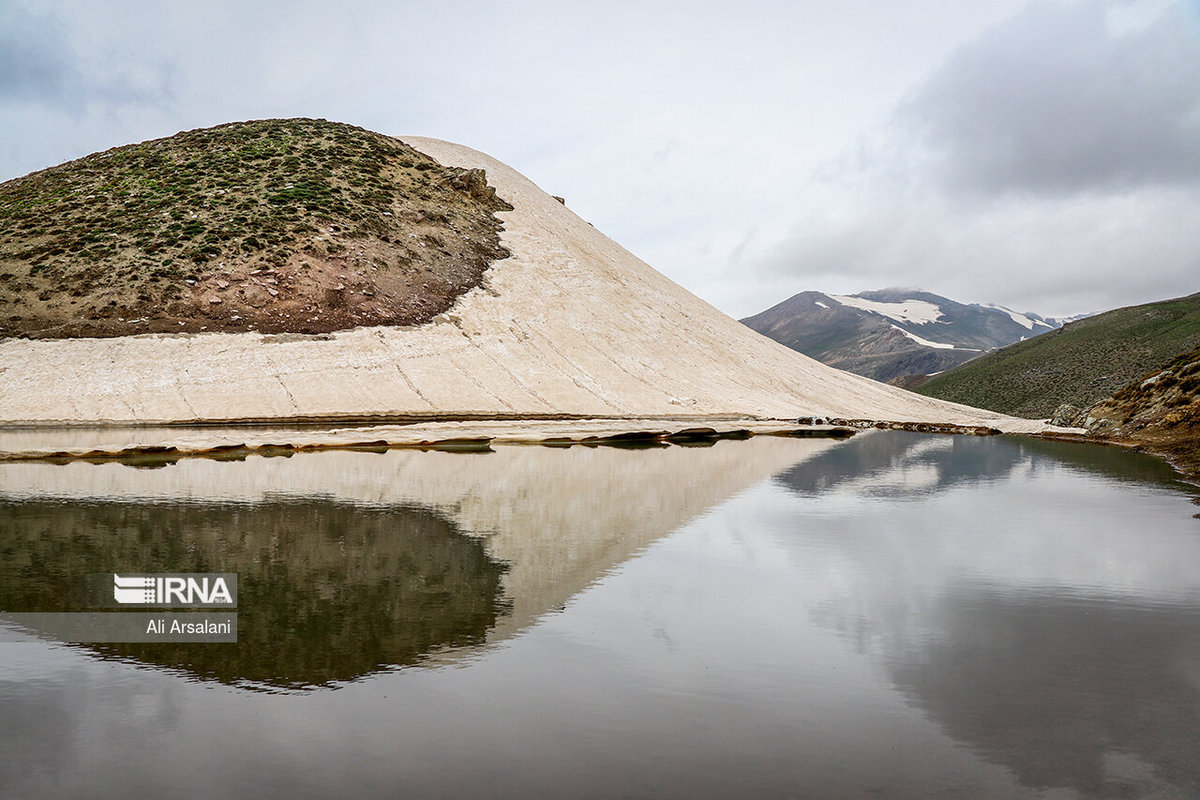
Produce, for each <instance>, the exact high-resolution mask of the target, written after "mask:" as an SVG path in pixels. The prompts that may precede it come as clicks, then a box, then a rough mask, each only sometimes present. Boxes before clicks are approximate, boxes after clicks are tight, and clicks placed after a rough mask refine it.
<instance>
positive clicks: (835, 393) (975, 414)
mask: <svg viewBox="0 0 1200 800" xmlns="http://www.w3.org/2000/svg"><path fill="white" fill-rule="evenodd" d="M404 143H405V144H407V145H408V146H409V147H411V148H413V149H414V150H416V151H417V152H419V153H422V154H425V155H427V156H428V157H429V158H430V159H432V160H434V161H436V162H437V163H438V164H440V165H442V166H444V167H447V168H450V169H456V170H485V171H486V174H487V178H488V181H489V182H490V183H491V185H492V186H494V187H495V191H496V194H497V195H498V197H499V198H501V199H502V200H503V201H504V202H506V203H508V204H509V205H511V206H512V208H513V210H512V211H500V212H497V214H496V216H497V218H498V219H499V220H500V221H501V223H502V224H503V230H502V231H501V233H500V245H501V246H502V247H503V248H505V249H506V250H507V251H508V252H509V253H510V255H509V257H508V258H503V259H499V260H496V261H494V262H492V263H491V265H490V266H489V267H488V268H487V269H486V270H485V271H484V273H483V275H482V277H481V279H480V283H479V285H478V286H475V287H474V288H471V289H468V290H466V291H464V292H463V293H462V294H461V295H459V296H458V297H457V299H456V300H455V301H454V304H453V306H452V307H451V308H449V309H448V310H447V311H445V312H443V313H441V314H439V315H437V316H435V317H433V318H432V319H431V320H429V321H428V322H426V323H422V324H415V325H408V326H397V325H390V326H389V325H366V326H362V327H356V328H353V329H350V330H341V331H336V332H333V333H328V334H323V335H305V334H303V333H295V332H289V333H284V334H278V335H271V334H263V333H259V332H227V333H212V332H206V333H198V334H173V335H169V334H150V335H145V334H143V335H135V336H117V337H112V338H73V339H66V338H63V339H53V340H45V339H39V340H25V339H16V338H8V339H4V340H0V371H3V375H4V383H3V387H4V390H3V391H2V392H0V422H7V423H10V424H12V423H18V422H20V423H26V424H49V423H56V422H68V423H96V422H109V423H148V422H172V423H179V422H192V423H194V422H226V423H228V422H234V421H262V422H267V421H283V420H289V421H295V420H304V421H323V422H328V421H333V420H341V421H350V420H360V421H365V420H370V421H375V420H384V419H390V420H402V421H410V420H413V419H430V418H435V419H480V418H486V419H500V420H524V419H531V418H533V419H540V418H546V417H564V416H565V417H587V418H593V417H594V418H603V419H629V418H645V417H669V418H680V417H689V418H702V417H721V418H725V419H728V418H730V417H743V416H753V417H767V418H781V419H786V418H796V417H801V416H814V417H826V418H827V417H847V418H863V419H872V420H893V421H917V422H921V421H927V422H950V423H959V424H966V425H992V426H994V427H999V428H1003V429H1007V430H1037V429H1039V425H1038V424H1037V423H1032V422H1027V421H1021V420H1014V419H1011V418H1008V417H1005V416H1003V415H998V414H994V413H991V412H983V411H978V410H975V409H969V408H965V407H962V406H957V405H953V404H946V403H943V402H941V401H937V400H933V399H930V398H924V397H920V396H918V395H914V394H912V393H910V392H905V391H902V390H900V389H896V388H894V387H888V386H884V385H881V384H878V383H875V382H873V381H869V380H867V379H865V378H862V377H859V376H856V375H849V374H847V373H844V372H840V371H837V370H834V369H830V368H829V367H826V366H824V365H822V364H820V363H818V362H816V361H813V360H812V359H809V358H806V357H805V356H802V355H800V354H798V353H796V352H794V351H792V350H789V349H787V348H785V347H783V346H782V345H780V344H778V343H776V342H773V341H771V340H769V339H767V338H765V337H762V336H759V335H758V334H756V333H754V332H753V331H751V330H750V329H748V328H746V327H745V326H744V325H741V324H740V323H738V322H737V321H735V320H733V319H731V318H729V317H727V316H725V315H724V314H721V313H720V312H719V311H717V310H716V309H714V308H713V307H712V306H710V305H708V304H707V303H705V302H703V301H702V300H700V299H699V298H697V297H695V296H694V295H692V294H690V293H688V292H687V291H685V290H684V289H682V288H681V287H679V286H678V285H676V284H674V283H672V282H671V281H670V280H668V279H667V278H665V277H664V276H663V275H661V274H660V273H658V272H656V271H655V270H653V269H652V268H650V267H649V266H648V265H646V264H645V263H643V262H641V261H639V260H638V259H637V258H636V257H634V256H633V255H632V254H630V253H629V252H628V251H626V250H624V249H623V248H621V247H620V246H619V245H617V244H616V243H615V242H613V241H612V240H610V239H608V238H607V237H606V236H604V235H603V234H602V233H600V232H599V231H597V230H596V229H595V228H593V227H592V226H591V225H589V224H588V223H587V222H586V221H584V220H582V219H580V218H579V217H578V216H576V215H575V214H574V213H572V212H571V211H570V209H568V208H566V207H565V206H564V205H563V204H562V203H560V202H558V201H557V200H555V199H554V198H553V197H552V196H550V195H549V194H547V193H546V192H543V191H542V190H541V189H539V188H538V187H537V186H535V185H534V184H533V183H531V182H530V181H529V180H528V179H526V178H525V177H523V176H522V175H520V174H519V173H517V172H516V171H515V170H513V169H512V168H511V167H508V166H507V165H505V164H503V163H502V162H500V161H498V160H496V159H493V158H491V157H489V156H486V155H484V154H482V153H479V152H477V151H474V150H471V149H469V148H466V147H462V146H460V145H454V144H450V143H448V142H441V141H438V140H434V139H420V138H409V137H406V138H405V139H404ZM401 233H403V230H401ZM289 257H290V256H289Z"/></svg>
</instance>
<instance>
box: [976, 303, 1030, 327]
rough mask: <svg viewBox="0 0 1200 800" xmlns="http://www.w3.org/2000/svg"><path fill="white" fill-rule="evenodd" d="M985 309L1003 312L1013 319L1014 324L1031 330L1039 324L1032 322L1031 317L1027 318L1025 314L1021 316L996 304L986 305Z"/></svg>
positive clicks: (984, 305)
mask: <svg viewBox="0 0 1200 800" xmlns="http://www.w3.org/2000/svg"><path fill="white" fill-rule="evenodd" d="M983 307H984V308H991V309H994V310H996V311H1003V312H1004V313H1005V314H1008V316H1009V317H1010V318H1012V321H1013V322H1015V323H1017V324H1018V325H1024V326H1025V327H1026V328H1028V329H1029V330H1033V326H1034V325H1035V324H1037V323H1036V322H1034V320H1031V319H1030V318H1029V317H1027V316H1025V315H1024V314H1019V313H1017V312H1016V311H1013V310H1012V309H1011V308H1005V307H1004V306H998V305H996V304H995V303H984V304H983Z"/></svg>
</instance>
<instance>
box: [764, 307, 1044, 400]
mask: <svg viewBox="0 0 1200 800" xmlns="http://www.w3.org/2000/svg"><path fill="white" fill-rule="evenodd" d="M742 322H743V324H745V325H747V326H748V327H750V328H751V329H753V330H756V331H758V332H759V333H762V334H763V335H765V336H768V337H770V338H772V339H775V340H776V341H778V342H779V343H781V344H783V345H785V346H787V347H790V348H792V349H793V350H796V351H797V352H801V353H804V354H805V355H808V356H810V357H812V358H816V359H817V360H818V361H821V362H822V363H825V364H828V365H830V366H832V367H837V368H838V369H844V370H847V371H849V372H854V373H856V374H859V375H863V376H865V377H868V378H873V379H875V380H879V381H885V382H887V381H895V380H898V379H902V378H904V377H905V376H909V375H929V374H934V373H938V372H941V371H944V370H947V369H950V368H952V367H955V366H957V365H959V364H962V363H964V362H966V361H968V360H970V359H972V358H975V357H977V356H979V355H981V354H983V353H985V352H987V351H989V350H992V349H995V348H996V347H1000V346H1003V345H1006V344H1010V343H1012V342H1014V341H1019V340H1020V339H1022V338H1029V337H1032V336H1036V335H1039V334H1041V333H1045V332H1048V331H1051V330H1054V329H1055V328H1056V327H1057V325H1058V323H1057V321H1056V320H1053V319H1050V318H1046V317H1042V316H1040V315H1037V314H1031V313H1021V312H1017V311H1013V310H1011V309H1008V308H1004V307H1003V306H998V305H994V304H990V305H981V304H966V303H959V302H957V301H954V300H950V299H949V298H946V297H942V296H940V295H936V294H933V293H932V292H925V291H922V290H920V289H911V288H902V287H892V288H886V289H878V290H873V291H866V292H859V293H858V294H855V295H838V294H826V293H823V292H816V291H805V292H800V293H798V294H795V295H793V296H792V297H790V298H788V299H787V300H784V301H783V302H782V303H778V304H776V305H774V306H772V307H771V308H768V309H766V310H765V311H762V312H760V313H758V314H755V315H752V316H749V317H746V318H744V319H742Z"/></svg>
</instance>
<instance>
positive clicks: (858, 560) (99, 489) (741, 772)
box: [0, 432, 1200, 799]
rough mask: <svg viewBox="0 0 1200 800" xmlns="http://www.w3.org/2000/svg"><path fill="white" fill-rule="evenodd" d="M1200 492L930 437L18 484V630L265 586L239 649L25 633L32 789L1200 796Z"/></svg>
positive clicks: (23, 685) (0, 593)
mask: <svg viewBox="0 0 1200 800" xmlns="http://www.w3.org/2000/svg"><path fill="white" fill-rule="evenodd" d="M1193 496H1194V492H1193V491H1192V490H1190V489H1189V488H1188V487H1186V486H1184V485H1182V484H1179V483H1177V482H1176V481H1175V480H1174V478H1173V474H1172V473H1171V471H1170V470H1169V469H1168V468H1167V467H1165V465H1163V464H1162V463H1160V462H1158V461H1156V460H1153V459H1150V458H1147V457H1142V456H1137V455H1134V454H1129V453H1124V452H1119V451H1116V450H1113V449H1100V448H1094V447H1088V446H1083V445H1068V444H1056V443H1047V442H1040V441H1036V440H1025V439H1019V438H1008V437H992V438H974V437H962V436H957V437H946V436H933V435H920V434H909V433H900V432H871V433H865V434H860V435H858V436H855V437H854V438H853V439H850V440H847V441H841V442H834V441H824V440H789V439H776V438H767V437H759V438H755V439H752V440H749V441H745V442H718V443H717V444H716V445H714V446H712V447H707V448H693V447H669V448H663V449H648V450H635V451H631V450H620V449H615V448H603V447H601V448H584V447H573V448H569V449H553V448H542V447H518V446H510V447H502V448H497V451H496V452H494V453H485V454H451V453H432V452H431V453H422V452H414V451H389V452H385V453H335V452H326V453H312V454H297V455H294V456H292V457H290V458H282V457H279V458H262V457H257V456H255V457H250V458H248V459H246V460H244V461H212V460H201V459H188V460H183V461H180V462H179V463H177V464H164V465H162V466H160V467H159V468H155V469H147V468H137V469H135V468H133V467H129V466H124V465H120V464H102V465H93V464H82V463H75V464H69V465H52V464H5V465H0V610H6V611H58V610H73V607H72V603H73V602H76V599H74V598H73V592H74V591H75V589H74V588H73V587H75V586H76V585H77V583H78V578H79V576H81V575H85V574H90V573H97V572H113V571H116V572H120V571H125V572H192V571H205V572H208V571H212V572H218V571H219V572H237V573H238V574H239V598H238V612H239V642H238V643H237V644H192V645H134V644H129V645H120V644H114V645H100V644H93V645H66V644H54V643H49V642H44V641H25V642H8V643H0V718H2V720H3V724H2V725H0V797H3V798H6V799H7V798H25V797H33V798H42V797H52V798H58V797H63V798H67V797H70V798H74V797H89V798H107V797H112V798H118V797H120V798H127V797H224V796H241V797H288V798H293V797H381V796H388V797H401V796H405V797H688V798H694V797H735V796H742V797H747V796H751V797H788V796H798V797H849V798H853V797H870V798H895V797H947V798H957V797H1026V796H1028V797H1048V798H1073V797H1169V798H1174V797H1186V798H1194V797H1198V796H1200V569H1198V568H1197V567H1198V565H1200V520H1198V519H1195V518H1194V517H1193V515H1194V514H1196V512H1197V511H1200V508H1198V507H1197V506H1196V505H1194V504H1193V502H1192V499H1193Z"/></svg>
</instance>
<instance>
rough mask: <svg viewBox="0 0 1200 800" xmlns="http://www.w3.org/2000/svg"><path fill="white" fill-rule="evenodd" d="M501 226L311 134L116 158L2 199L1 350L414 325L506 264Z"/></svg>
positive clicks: (362, 133) (465, 191)
mask: <svg viewBox="0 0 1200 800" xmlns="http://www.w3.org/2000/svg"><path fill="white" fill-rule="evenodd" d="M509 208H510V206H508V204H507V203H505V202H504V201H502V200H500V199H499V198H497V197H496V195H495V192H494V191H493V190H492V189H490V188H489V187H488V185H487V181H486V176H484V175H483V173H482V171H481V170H464V169H456V168H449V167H443V166H441V165H440V164H437V163H436V162H434V161H433V160H432V159H430V158H429V157H427V156H425V155H423V154H422V153H419V152H417V151H416V150H414V149H413V148H411V147H408V146H407V145H405V144H404V143H402V142H400V141H399V140H397V139H393V138H390V137H387V136H383V135H380V134H376V133H371V132H369V131H366V130H363V129H361V128H356V127H353V126H350V125H344V124H340V123H333V122H326V121H325V120H311V119H285V120H261V121H255V122H240V123H231V124H228V125H220V126H217V127H215V128H207V129H203V130H195V131H188V132H184V133H179V134H176V135H175V136H171V137H168V138H165V139H158V140H155V141H150V142H144V143H142V144H134V145H128V146H125V147H118V148H115V149H112V150H109V151H106V152H103V153H96V154H93V155H90V156H87V157H85V158H81V159H78V160H76V161H72V162H69V163H66V164H62V165H60V166H57V167H51V168H50V169H45V170H42V171H40V172H35V173H33V174H31V175H27V176H25V177H23V178H17V179H15V180H11V181H8V182H6V183H3V184H0V337H3V336H30V337H53V338H65V337H73V336H118V335H125V334H132V333H152V332H187V331H197V330H210V331H212V330H222V331H233V330H236V331H244V330H258V331H263V332H283V331H292V332H307V333H317V332H324V331H331V330H338V329H342V328H348V327H353V326H355V325H363V324H395V325H407V324H416V323H420V322H423V321H427V320H428V319H430V318H432V317H433V316H434V315H436V314H438V313H440V312H442V311H444V310H445V309H447V308H448V307H449V306H450V305H451V304H452V303H453V302H454V300H455V299H456V298H457V297H458V296H459V295H461V294H462V293H463V292H465V291H466V290H467V289H469V288H471V287H472V286H475V285H478V283H479V281H480V280H481V276H482V274H483V271H484V270H486V269H487V267H488V265H489V264H490V263H491V262H492V261H494V260H495V259H497V258H503V257H505V256H506V255H507V252H506V251H505V250H504V249H503V248H502V247H501V246H500V242H499V231H500V228H501V225H500V223H499V221H498V220H497V219H496V218H495V217H494V216H493V214H494V213H495V212H496V211H499V210H507V209H509Z"/></svg>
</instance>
